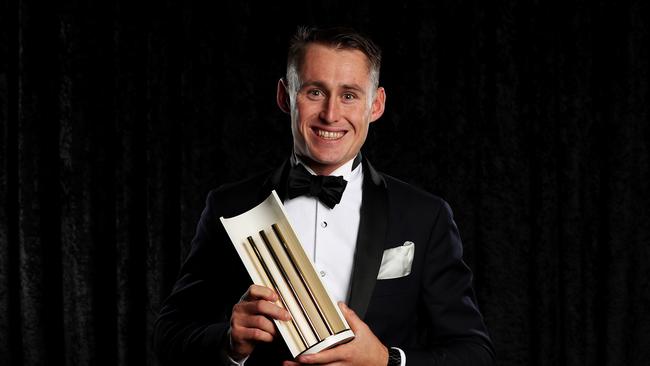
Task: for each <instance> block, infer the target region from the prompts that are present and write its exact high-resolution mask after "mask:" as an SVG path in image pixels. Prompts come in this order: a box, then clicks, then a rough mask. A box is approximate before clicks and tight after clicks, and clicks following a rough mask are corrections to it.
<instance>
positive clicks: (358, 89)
mask: <svg viewBox="0 0 650 366" xmlns="http://www.w3.org/2000/svg"><path fill="white" fill-rule="evenodd" d="M310 86H315V87H318V88H322V89H327V85H325V83H323V82H320V81H308V82H306V83H304V84H302V85H301V86H300V89H303V88H305V87H310ZM340 87H341V88H343V89H344V90H354V91H356V92H358V93H361V94H365V90H364V89H363V88H362V87H361V86H360V85H358V84H341V85H340Z"/></svg>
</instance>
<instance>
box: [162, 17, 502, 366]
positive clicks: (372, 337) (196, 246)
mask: <svg viewBox="0 0 650 366" xmlns="http://www.w3.org/2000/svg"><path fill="white" fill-rule="evenodd" d="M380 61H381V56H380V51H379V49H378V48H377V47H376V46H375V45H374V44H373V43H372V41H370V40H369V39H367V38H365V37H363V36H361V35H359V34H358V33H355V32H353V31H351V30H347V29H341V28H332V29H320V30H319V29H314V28H301V29H299V30H298V32H297V33H296V35H295V36H294V39H293V40H292V43H291V46H290V50H289V57H288V62H287V76H286V79H281V80H280V81H279V83H278V89H277V102H278V105H279V107H280V108H281V109H282V110H283V111H285V112H287V113H289V114H290V116H291V130H292V134H293V154H292V156H291V157H290V159H288V161H286V162H285V163H284V164H283V165H282V166H281V167H280V168H278V169H275V170H273V171H271V172H268V173H264V174H261V175H259V176H256V177H253V178H251V179H248V180H246V181H243V182H239V183H235V184H230V185H225V186H222V187H220V188H218V189H216V190H214V191H212V192H210V194H209V195H208V199H207V204H206V208H205V210H204V212H203V214H202V216H201V220H200V222H199V224H198V227H197V233H196V236H195V238H194V240H193V242H192V250H191V252H190V254H189V256H188V258H187V260H186V262H185V263H184V264H183V266H182V268H181V271H180V275H179V279H178V281H177V283H176V285H175V287H174V289H173V291H172V294H171V296H170V297H169V298H168V299H167V300H166V302H165V304H164V306H163V309H162V311H161V314H160V316H159V318H158V320H157V322H156V328H155V335H154V336H155V342H156V345H157V349H158V350H159V354H160V356H161V358H162V359H164V360H169V361H171V362H172V363H174V362H175V363H176V364H211V365H218V364H230V365H238V364H240V365H241V364H246V365H274V364H284V365H298V364H319V365H320V364H333V365H334V364H335V365H364V366H370V365H380V366H385V365H409V366H415V365H492V364H494V351H493V348H492V344H491V341H490V338H489V336H488V334H487V330H486V328H485V325H484V324H483V320H482V317H481V314H480V313H479V310H478V307H477V305H476V301H475V297H474V293H473V289H472V284H471V280H472V278H471V277H472V276H471V272H470V270H469V269H468V268H467V266H466V265H465V264H464V263H463V261H462V245H461V242H460V238H459V236H458V230H457V228H456V225H455V223H454V221H453V219H452V214H451V210H450V208H449V206H448V205H447V204H446V203H445V202H444V201H443V200H441V199H440V198H437V197H435V196H432V195H430V194H428V193H425V192H423V191H420V190H417V189H415V188H413V187H411V186H409V185H408V184H406V183H403V182H401V181H398V180H396V179H394V178H392V177H390V176H387V175H385V174H382V173H379V172H377V171H376V170H375V169H374V168H373V167H372V166H371V165H370V163H369V162H368V160H367V159H365V158H364V157H362V156H361V153H360V149H361V147H362V145H363V143H364V141H365V139H366V136H367V133H368V128H369V125H370V123H372V122H374V121H376V120H377V119H378V118H379V117H381V115H382V114H383V112H384V105H385V101H386V92H385V90H384V89H383V88H382V87H379V86H378V80H379V68H380V63H381V62H380ZM315 176H320V177H318V178H317V177H315ZM323 176H342V177H343V179H341V178H334V177H330V178H325V177H323ZM305 177H306V178H305ZM301 179H302V181H303V182H304V181H305V179H306V181H307V182H309V181H310V180H311V181H312V182H315V183H312V184H316V185H315V186H311V187H309V186H307V187H299V184H298V183H296V182H298V181H300V180H301ZM330 180H333V181H335V182H334V183H331V184H332V185H336V184H339V186H338V187H339V188H338V194H340V195H341V196H340V197H335V198H334V199H333V200H332V196H336V193H331V192H330V193H329V194H330V195H329V196H327V197H326V196H325V195H324V194H321V193H323V192H325V191H326V189H325V186H329V185H330V182H329V181H330ZM273 189H275V190H276V191H277V192H278V194H279V196H280V197H281V198H282V199H283V201H284V205H285V208H286V210H287V213H288V215H289V219H290V220H291V222H292V226H294V229H295V230H296V232H297V234H298V237H299V239H300V241H301V243H302V244H303V246H304V247H305V251H306V252H307V254H308V255H309V256H310V258H311V259H312V260H313V262H314V264H315V266H316V268H317V270H318V271H319V273H320V274H321V277H322V280H323V282H324V283H325V285H326V287H327V288H328V291H329V292H330V294H331V295H332V296H333V297H334V299H335V300H336V301H340V303H339V305H340V307H341V310H342V313H343V314H344V316H345V318H346V320H347V321H348V323H349V324H350V326H351V328H352V330H353V331H354V333H355V338H354V339H353V340H352V341H350V342H348V343H346V344H343V345H339V346H336V347H334V348H331V349H329V350H325V351H322V352H319V353H317V354H314V355H302V356H300V357H298V358H297V359H296V360H290V358H291V356H290V354H289V353H288V350H287V349H286V346H285V345H284V343H283V341H282V339H281V337H280V335H279V333H278V331H277V329H276V328H275V327H274V324H273V321H272V319H279V320H288V319H289V314H288V312H287V311H286V310H283V309H282V308H280V307H278V306H276V305H275V304H274V303H273V302H274V301H275V300H277V294H276V293H275V292H274V291H273V290H271V289H269V288H265V287H261V286H256V285H250V279H249V277H248V275H247V273H246V271H245V269H244V268H243V265H242V264H241V263H240V260H239V257H238V256H237V253H236V252H235V250H234V248H233V246H232V244H231V243H230V242H229V239H228V237H227V235H226V234H225V231H224V229H223V227H222V226H221V224H220V223H219V220H218V219H219V217H221V216H224V217H232V216H235V215H238V214H240V213H242V212H244V211H246V210H248V209H250V208H252V207H254V206H255V205H257V204H258V203H259V202H261V201H262V200H263V199H264V198H266V197H267V196H268V194H269V193H270V192H271V190H273ZM301 189H302V190H303V191H304V192H301ZM333 191H334V192H336V189H334V190H333ZM341 192H342V193H341ZM339 199H340V200H339ZM396 263H397V265H396ZM242 294H243V295H242ZM346 304H347V305H346Z"/></svg>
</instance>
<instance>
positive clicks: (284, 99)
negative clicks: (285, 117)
mask: <svg viewBox="0 0 650 366" xmlns="http://www.w3.org/2000/svg"><path fill="white" fill-rule="evenodd" d="M275 98H276V102H277V103H278V107H280V109H281V110H282V112H284V113H288V114H291V102H290V100H289V88H288V85H287V82H286V81H285V80H284V78H281V79H280V80H278V90H277V94H276V97H275Z"/></svg>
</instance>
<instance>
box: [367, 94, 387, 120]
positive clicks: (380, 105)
mask: <svg viewBox="0 0 650 366" xmlns="http://www.w3.org/2000/svg"><path fill="white" fill-rule="evenodd" d="M385 107H386V90H384V88H383V87H381V86H380V87H379V88H377V92H376V93H375V100H374V101H373V102H372V106H371V107H370V108H371V110H370V122H375V121H376V120H378V119H379V117H381V116H382V115H383V114H384V108H385Z"/></svg>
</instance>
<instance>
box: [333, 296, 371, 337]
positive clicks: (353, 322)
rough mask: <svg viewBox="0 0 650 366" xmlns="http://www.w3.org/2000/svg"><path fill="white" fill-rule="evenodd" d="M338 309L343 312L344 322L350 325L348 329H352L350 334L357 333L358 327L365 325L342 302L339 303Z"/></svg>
mask: <svg viewBox="0 0 650 366" xmlns="http://www.w3.org/2000/svg"><path fill="white" fill-rule="evenodd" d="M338 304H339V308H340V309H341V311H342V312H343V317H345V320H346V321H347V322H348V324H350V329H352V332H355V333H356V331H357V329H359V328H360V327H362V326H363V325H365V323H364V322H363V321H362V320H361V319H359V317H358V316H357V313H355V312H354V310H352V309H350V308H349V307H348V306H347V305H346V304H345V303H344V302H342V301H339V303H338Z"/></svg>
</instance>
